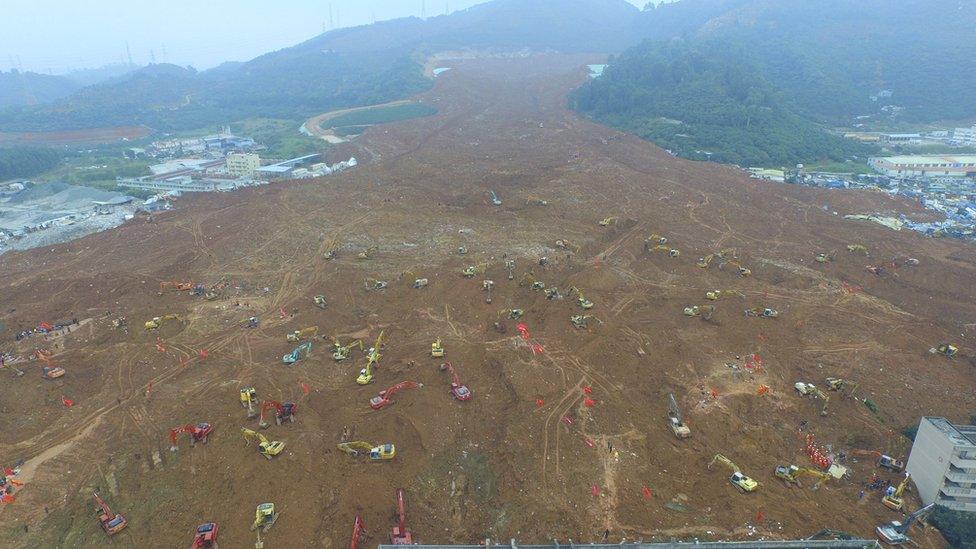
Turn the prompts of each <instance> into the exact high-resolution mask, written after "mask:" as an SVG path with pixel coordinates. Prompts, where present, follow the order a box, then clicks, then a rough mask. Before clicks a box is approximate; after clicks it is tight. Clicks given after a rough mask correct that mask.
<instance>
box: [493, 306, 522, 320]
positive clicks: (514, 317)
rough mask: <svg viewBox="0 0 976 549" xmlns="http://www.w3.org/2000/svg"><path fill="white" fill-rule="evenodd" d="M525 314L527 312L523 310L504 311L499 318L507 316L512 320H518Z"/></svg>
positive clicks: (499, 313)
mask: <svg viewBox="0 0 976 549" xmlns="http://www.w3.org/2000/svg"><path fill="white" fill-rule="evenodd" d="M524 314H525V311H523V310H522V309H502V310H501V311H499V312H498V316H507V317H508V318H509V319H510V320H518V319H520V318H522V315H524Z"/></svg>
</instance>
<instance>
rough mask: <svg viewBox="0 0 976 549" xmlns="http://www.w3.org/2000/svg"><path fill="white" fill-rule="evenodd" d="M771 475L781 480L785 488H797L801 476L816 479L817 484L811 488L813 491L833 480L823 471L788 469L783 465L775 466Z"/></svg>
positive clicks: (804, 468) (791, 467)
mask: <svg viewBox="0 0 976 549" xmlns="http://www.w3.org/2000/svg"><path fill="white" fill-rule="evenodd" d="M773 474H775V475H776V477H777V478H780V479H782V480H783V482H785V483H786V485H787V486H790V485H793V484H796V485H797V486H799V485H800V477H803V476H811V477H816V478H817V484H815V485H814V487H813V489H814V490H817V489H818V488H820V487H821V486H822V485H823V483H825V482H827V481H828V480H830V479H831V478H833V477H832V476H831V475H830V473H825V472H823V471H818V470H816V469H811V468H809V467H797V466H796V465H790V466H789V467H786V466H784V465H777V466H776V469H775V470H774V471H773Z"/></svg>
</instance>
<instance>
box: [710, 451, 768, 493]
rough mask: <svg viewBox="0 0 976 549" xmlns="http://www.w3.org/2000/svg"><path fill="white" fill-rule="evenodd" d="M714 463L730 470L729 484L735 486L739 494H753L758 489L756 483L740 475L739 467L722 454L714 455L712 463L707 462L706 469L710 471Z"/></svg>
mask: <svg viewBox="0 0 976 549" xmlns="http://www.w3.org/2000/svg"><path fill="white" fill-rule="evenodd" d="M716 461H717V462H719V463H721V464H722V465H725V466H726V467H728V468H729V469H731V470H732V476H730V477H729V482H731V483H732V486H735V488H736V489H737V490H739V491H740V492H742V493H747V492H755V491H756V490H757V489H759V483H758V482H756V481H755V480H752V479H751V478H749V477H747V476H746V475H744V474H742V470H741V469H739V466H738V465H736V464H735V463H733V462H732V460H730V459H729V458H727V457H725V456H723V455H722V454H715V457H713V458H712V461H711V462H709V464H708V468H709V469H711V468H712V465H714V464H715V462H716Z"/></svg>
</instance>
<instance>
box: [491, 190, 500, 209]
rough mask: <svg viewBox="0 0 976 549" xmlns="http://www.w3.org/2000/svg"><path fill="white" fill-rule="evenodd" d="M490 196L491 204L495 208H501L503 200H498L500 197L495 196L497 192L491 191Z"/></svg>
mask: <svg viewBox="0 0 976 549" xmlns="http://www.w3.org/2000/svg"><path fill="white" fill-rule="evenodd" d="M488 194H490V195H491V204H492V205H493V206H501V205H502V200H501V199H500V198H498V195H497V194H495V191H493V190H489V191H488Z"/></svg>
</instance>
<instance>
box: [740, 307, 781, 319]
mask: <svg viewBox="0 0 976 549" xmlns="http://www.w3.org/2000/svg"><path fill="white" fill-rule="evenodd" d="M746 316H755V317H759V318H779V311H777V310H776V309H770V308H769V307H766V308H765V309H746Z"/></svg>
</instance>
